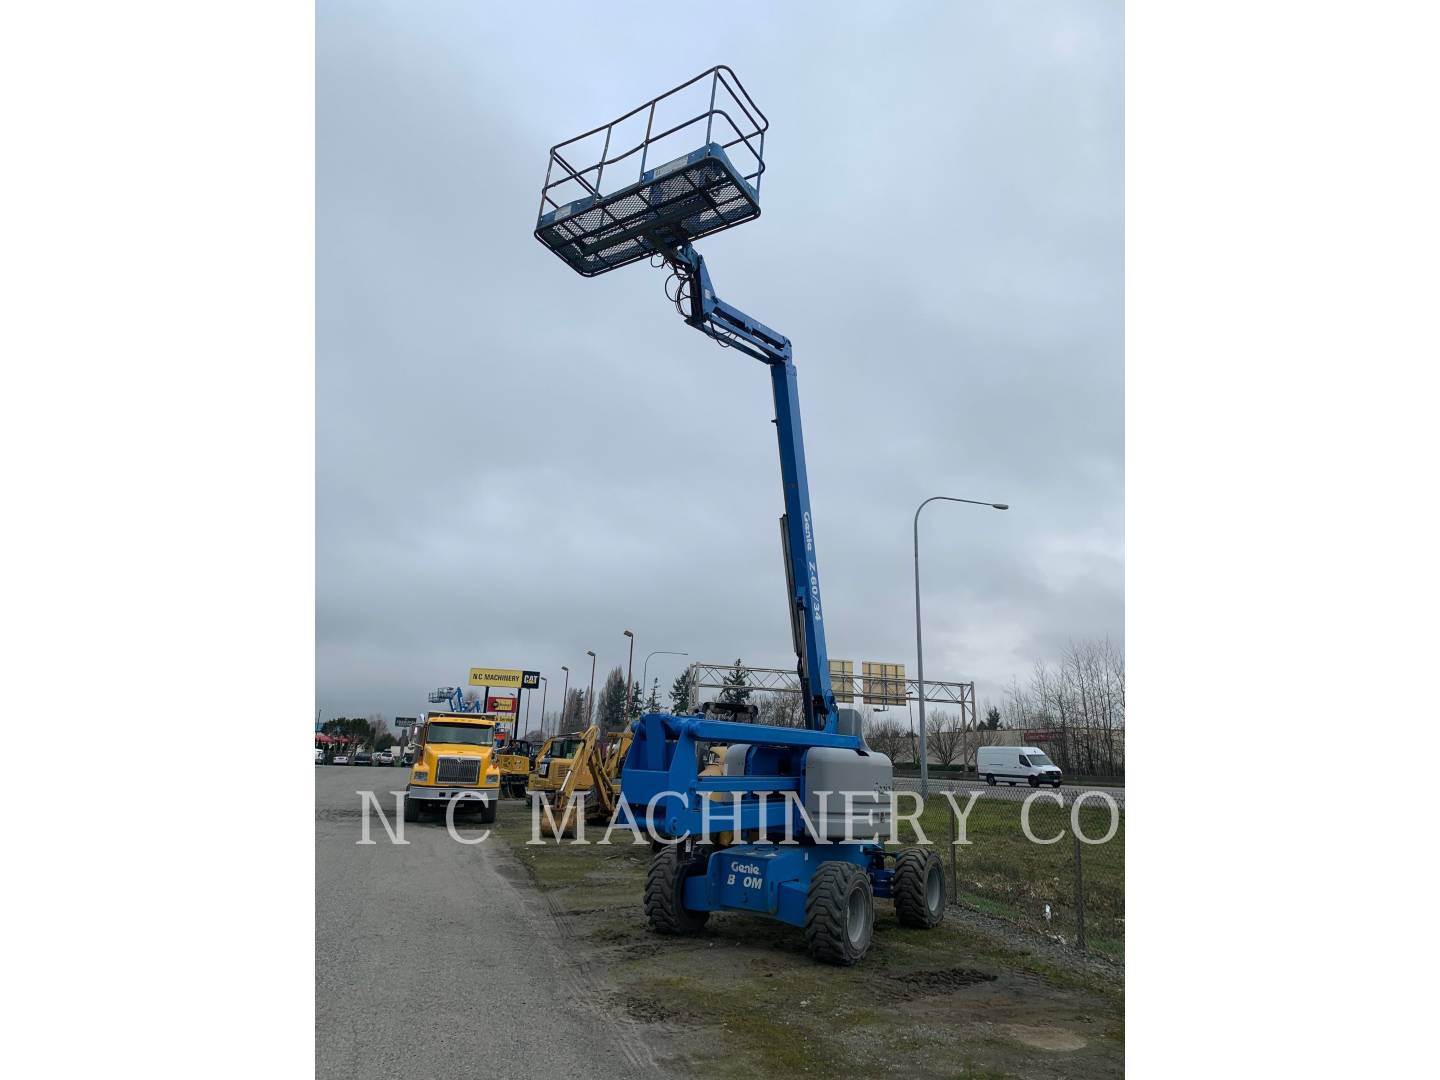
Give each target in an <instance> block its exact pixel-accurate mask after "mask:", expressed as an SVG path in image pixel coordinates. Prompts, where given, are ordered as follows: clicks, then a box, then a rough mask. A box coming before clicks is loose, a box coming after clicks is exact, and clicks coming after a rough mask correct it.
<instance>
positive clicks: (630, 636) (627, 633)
mask: <svg viewBox="0 0 1440 1080" xmlns="http://www.w3.org/2000/svg"><path fill="white" fill-rule="evenodd" d="M625 636H626V637H629V638H633V637H634V636H635V635H634V634H632V633H631V632H630V631H629V630H626V631H625Z"/></svg>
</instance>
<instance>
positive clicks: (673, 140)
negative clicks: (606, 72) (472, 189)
mask: <svg viewBox="0 0 1440 1080" xmlns="http://www.w3.org/2000/svg"><path fill="white" fill-rule="evenodd" d="M767 127H769V122H768V121H767V120H766V119H765V115H764V113H762V112H761V111H760V109H759V107H758V106H756V104H755V102H754V100H753V99H752V98H751V97H750V95H749V94H748V93H747V92H746V91H745V88H744V87H743V86H741V85H740V80H739V79H737V78H736V77H735V73H734V72H733V71H731V70H730V69H729V68H728V67H726V66H724V65H723V64H722V65H720V66H718V67H714V68H711V69H710V70H709V71H706V72H704V73H702V74H700V75H697V76H695V78H693V79H691V80H690V81H688V82H685V83H681V84H680V85H679V86H677V87H675V89H673V90H670V91H667V92H666V93H664V94H661V95H660V96H659V97H657V98H653V99H651V100H650V101H647V102H646V103H645V104H643V105H641V106H640V107H639V108H636V109H632V110H631V111H630V112H628V113H626V114H625V115H624V116H621V117H619V118H618V119H616V120H612V121H610V123H608V124H602V125H601V126H600V127H597V128H594V129H593V130H591V131H587V132H585V134H583V135H577V136H575V137H574V138H573V139H567V140H566V141H565V142H562V143H560V144H558V145H557V146H555V147H554V148H552V149H551V151H550V163H549V165H548V167H547V168H546V170H545V186H544V187H543V188H542V189H541V192H540V217H539V221H538V222H537V223H536V225H535V236H536V238H537V239H538V240H539V241H540V242H541V243H542V244H544V245H545V246H546V247H548V248H549V249H550V250H551V251H553V252H555V254H556V255H558V256H560V258H562V259H564V260H565V262H566V263H567V264H569V265H570V266H571V267H572V268H574V270H575V271H576V272H577V273H580V274H583V275H584V276H586V277H594V276H596V275H597V274H603V273H606V272H607V271H610V270H615V269H617V268H619V267H621V266H625V265H627V264H629V263H632V262H635V261H637V260H639V259H644V258H648V257H649V256H651V255H655V254H663V253H664V251H665V250H666V249H667V248H673V247H674V246H676V245H678V244H682V243H686V242H689V241H692V240H696V239H699V238H700V237H702V236H708V235H710V234H711V233H716V232H719V231H720V230H722V229H728V228H731V227H732V226H735V225H740V224H742V223H744V222H746V221H749V220H751V219H752V218H756V217H759V216H760V176H761V174H762V173H763V172H764V171H765V130H766V128H767ZM642 129H643V130H642ZM677 151H678V153H677ZM577 162H578V163H579V165H578V166H577V164H576V163H577ZM657 163H658V164H657Z"/></svg>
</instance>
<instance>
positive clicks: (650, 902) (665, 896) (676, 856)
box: [645, 844, 710, 935]
mask: <svg viewBox="0 0 1440 1080" xmlns="http://www.w3.org/2000/svg"><path fill="white" fill-rule="evenodd" d="M700 865H703V864H699V863H697V862H695V861H694V860H691V859H690V858H688V857H687V856H686V854H685V852H683V851H681V850H680V846H679V845H678V844H671V845H668V846H666V847H663V848H661V849H660V850H659V851H658V852H656V853H655V857H654V858H652V859H651V860H650V869H649V870H647V871H646V872H645V917H646V918H648V919H649V920H650V925H651V926H653V927H654V928H655V930H656V931H657V932H658V933H661V934H684V935H692V934H698V933H700V931H701V930H702V929H703V928H704V926H705V923H706V921H707V920H709V918H710V913H709V912H708V911H691V910H690V909H689V908H687V907H686V906H685V903H684V896H685V879H686V878H688V877H690V876H691V874H692V872H694V871H695V870H697V869H698V868H699V866H700Z"/></svg>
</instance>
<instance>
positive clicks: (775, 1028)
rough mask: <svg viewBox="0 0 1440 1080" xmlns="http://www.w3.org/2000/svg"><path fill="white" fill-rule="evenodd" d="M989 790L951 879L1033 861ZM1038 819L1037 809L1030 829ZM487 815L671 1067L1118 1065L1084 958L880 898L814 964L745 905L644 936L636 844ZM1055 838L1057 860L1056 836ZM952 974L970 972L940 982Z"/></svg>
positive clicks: (727, 1070) (951, 1072)
mask: <svg viewBox="0 0 1440 1080" xmlns="http://www.w3.org/2000/svg"><path fill="white" fill-rule="evenodd" d="M988 802H993V800H982V801H981V803H977V805H976V808H975V810H974V811H973V812H972V814H971V818H970V823H971V830H970V832H971V838H972V839H974V840H975V841H976V843H975V844H974V845H972V846H970V847H963V848H958V849H956V850H957V852H960V853H961V855H960V858H961V860H962V862H961V865H962V866H964V867H965V868H966V870H962V873H961V877H962V879H963V878H964V877H965V874H966V871H968V870H969V869H971V866H970V862H971V861H973V862H974V863H975V865H976V867H978V866H979V865H980V863H981V859H982V858H983V859H985V860H997V862H996V865H997V866H1009V867H1011V872H1012V873H1023V874H1024V875H1026V876H1037V877H1039V876H1043V874H1041V870H1042V869H1043V863H1042V864H1036V865H1035V866H1034V867H1029V868H1027V864H1026V862H1025V856H1026V853H1024V852H1019V851H1016V850H1014V849H1012V847H1011V845H1010V842H1009V840H1008V839H1007V838H1006V836H1005V830H1004V817H1005V815H1006V814H1007V813H1013V814H1015V815H1017V817H1016V821H1017V822H1018V807H1015V806H1013V805H1010V804H1005V805H1006V806H1008V807H1009V809H1008V810H1007V809H1001V808H998V807H997V808H994V809H992V807H991V806H989V805H986V804H987V803H988ZM937 803H938V805H937V806H932V807H931V808H929V810H928V811H927V815H928V816H924V817H922V819H921V823H922V827H923V828H925V829H926V831H927V832H928V833H929V835H930V838H931V840H941V841H943V840H944V839H945V838H946V836H947V830H946V826H945V824H944V818H943V816H942V811H943V810H944V809H945V803H944V800H943V799H940V800H937ZM512 806H513V807H514V808H513V809H512ZM1055 810H1056V812H1057V814H1058V808H1055ZM506 811H510V812H509V813H507V812H506ZM1044 823H1045V822H1044V819H1043V818H1042V817H1041V815H1040V812H1039V809H1038V807H1037V813H1036V820H1035V827H1036V830H1037V832H1038V831H1041V826H1042V824H1044ZM934 826H938V828H936V827H934ZM1086 826H1087V827H1089V823H1088V822H1087V823H1086ZM1017 828H1018V825H1017ZM496 830H497V833H498V838H499V839H501V840H503V841H505V842H506V843H507V844H508V846H509V847H510V850H511V851H512V852H514V854H515V855H516V857H517V858H518V859H519V860H520V861H521V862H522V863H523V864H524V865H525V867H526V868H527V869H528V872H529V875H530V877H531V879H532V880H533V881H534V882H535V884H536V885H537V886H538V887H539V888H540V889H542V890H544V891H545V892H546V894H547V899H548V901H549V902H550V903H551V904H552V905H553V907H554V908H555V909H556V910H557V911H559V912H562V913H564V915H565V918H566V920H567V927H568V928H567V934H568V935H570V937H569V941H570V944H568V945H567V950H570V951H573V952H574V953H575V954H576V955H577V956H580V957H584V958H585V959H586V960H588V962H589V963H590V964H591V965H592V966H593V967H595V968H598V969H603V970H604V972H605V975H606V978H607V979H608V980H609V981H611V982H612V983H613V984H614V986H615V988H616V998H615V1004H616V1005H617V1006H618V1007H620V1008H623V1009H625V1010H626V1011H627V1012H629V1013H630V1015H631V1016H633V1017H635V1018H636V1019H638V1020H640V1021H641V1022H647V1023H654V1024H656V1025H657V1027H654V1028H650V1029H648V1031H649V1034H647V1038H648V1039H650V1040H652V1041H653V1042H655V1044H656V1052H657V1055H658V1056H659V1058H660V1059H661V1060H662V1061H663V1062H664V1064H665V1065H666V1067H668V1068H670V1069H671V1070H672V1071H676V1072H680V1073H683V1074H688V1075H695V1076H699V1077H705V1078H707V1080H709V1078H714V1080H728V1078H740V1077H744V1078H746V1080H756V1078H761V1080H763V1078H768V1077H777V1078H778V1077H788V1076H801V1077H811V1076H813V1077H821V1076H823V1077H827V1078H830V1080H846V1078H850V1077H856V1078H858V1077H869V1076H875V1075H879V1074H882V1073H883V1074H885V1075H896V1076H905V1077H907V1080H930V1078H937V1080H938V1078H941V1077H953V1076H965V1077H971V1076H975V1077H1010V1076H1030V1075H1047V1076H1049V1075H1059V1076H1076V1077H1109V1076H1117V1075H1120V1074H1121V1072H1122V1070H1123V1037H1124V1027H1123V1023H1124V1021H1123V986H1121V985H1120V984H1119V983H1118V982H1117V981H1115V980H1114V979H1111V978H1107V977H1105V976H1103V975H1101V974H1097V973H1095V972H1092V971H1090V970H1088V969H1087V968H1086V967H1084V966H1083V965H1077V966H1075V967H1068V966H1067V967H1059V966H1056V965H1055V964H1054V963H1051V962H1048V961H1047V960H1046V959H1044V958H1042V956H1037V955H1034V954H1032V953H1030V952H1028V951H1026V950H1025V949H1024V948H1020V947H1016V945H1015V944H1014V943H1013V942H1010V941H1008V940H1004V941H1002V940H999V939H997V938H995V937H993V936H991V935H990V934H989V933H988V932H986V931H984V930H983V929H982V928H976V927H974V926H970V925H966V924H964V923H962V922H960V921H958V920H956V919H947V920H946V922H944V923H943V924H942V925H941V926H939V927H938V928H936V929H935V930H932V931H923V930H914V929H906V928H902V927H900V926H899V925H898V924H897V923H896V922H895V918H894V914H893V909H892V908H891V905H890V904H889V902H888V901H883V900H882V901H879V902H877V904H876V931H875V943H874V945H873V946H872V948H871V951H870V953H869V954H868V955H867V956H866V957H865V960H864V961H863V962H862V963H861V964H860V965H858V966H857V967H854V968H833V967H828V966H825V965H821V964H817V963H815V962H814V961H812V960H811V959H810V958H809V957H808V956H807V955H806V953H805V949H804V942H803V935H802V934H801V932H800V931H799V930H797V929H796V928H794V927H791V926H788V925H786V924H783V923H780V922H776V921H771V920H766V919H761V918H757V917H751V916H746V915H739V914H732V913H721V914H718V915H715V916H713V917H712V918H711V920H710V924H709V926H708V927H707V929H706V931H705V933H704V934H703V935H702V936H700V937H698V938H665V937H659V936H657V935H655V934H653V933H651V932H650V930H649V929H648V926H647V925H646V923H645V919H644V914H643V911H642V909H641V903H640V897H641V893H642V890H643V882H644V873H645V868H646V866H647V865H648V862H649V859H650V852H649V849H648V847H642V846H632V845H630V844H628V843H619V842H618V841H619V840H620V839H621V834H620V833H619V832H618V831H617V833H616V834H615V837H614V840H615V841H617V842H616V843H614V844H612V845H611V846H608V847H602V846H598V845H595V844H593V843H592V844H590V845H588V846H575V845H572V844H568V843H566V844H559V845H557V844H555V843H553V842H552V843H548V844H546V845H543V846H530V845H528V844H527V843H526V841H527V840H528V839H529V838H530V822H529V816H528V814H527V813H525V812H524V811H523V809H522V808H520V807H519V806H518V805H514V804H507V805H506V806H505V807H504V808H503V809H502V811H501V814H500V820H499V822H498V824H497V826H496ZM1055 831H1058V828H1057V830H1055ZM598 835H599V834H598V833H595V834H592V835H591V837H590V838H591V839H592V840H593V839H598ZM1117 841H1118V838H1117ZM1022 842H1023V840H1022ZM1062 846H1063V848H1064V853H1065V860H1068V858H1069V856H1070V850H1071V849H1070V846H1069V844H1068V843H1067V844H1064V845H1056V848H1060V847H1062ZM941 850H942V857H944V858H945V862H946V864H947V866H948V854H949V852H948V850H947V849H943V848H942V849H941ZM1046 850H1053V849H1046ZM982 853H983V855H982ZM1055 857H1058V855H1057V856H1055ZM1053 858H1054V857H1052V861H1053ZM986 865H989V864H988V863H987V864H986ZM1066 865H1067V866H1068V861H1066ZM982 902H983V903H984V904H987V905H996V906H997V907H998V908H999V909H1000V910H1001V913H1004V912H1005V910H1007V904H1006V902H1005V901H1001V900H995V899H990V898H988V897H986V896H979V895H977V897H976V903H977V906H979V905H980V903H982ZM957 971H963V972H972V973H978V974H979V977H978V978H977V979H975V980H974V981H970V982H963V981H962V983H958V984H956V985H949V984H946V983H945V982H944V980H945V977H946V976H947V975H948V974H951V973H954V972H957ZM1036 1032H1038V1033H1040V1035H1041V1036H1042V1037H1062V1038H1072V1039H1080V1040H1081V1041H1082V1042H1083V1045H1082V1046H1080V1048H1078V1049H1075V1050H1069V1051H1057V1050H1054V1049H1046V1048H1045V1047H1042V1046H1036V1045H1034V1044H1033V1042H1027V1041H1026V1036H1027V1035H1033V1033H1036Z"/></svg>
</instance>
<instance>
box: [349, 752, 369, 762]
mask: <svg viewBox="0 0 1440 1080" xmlns="http://www.w3.org/2000/svg"><path fill="white" fill-rule="evenodd" d="M350 764H352V765H369V764H370V751H369V750H356V751H355V760H354V761H352V762H351V763H350Z"/></svg>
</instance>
